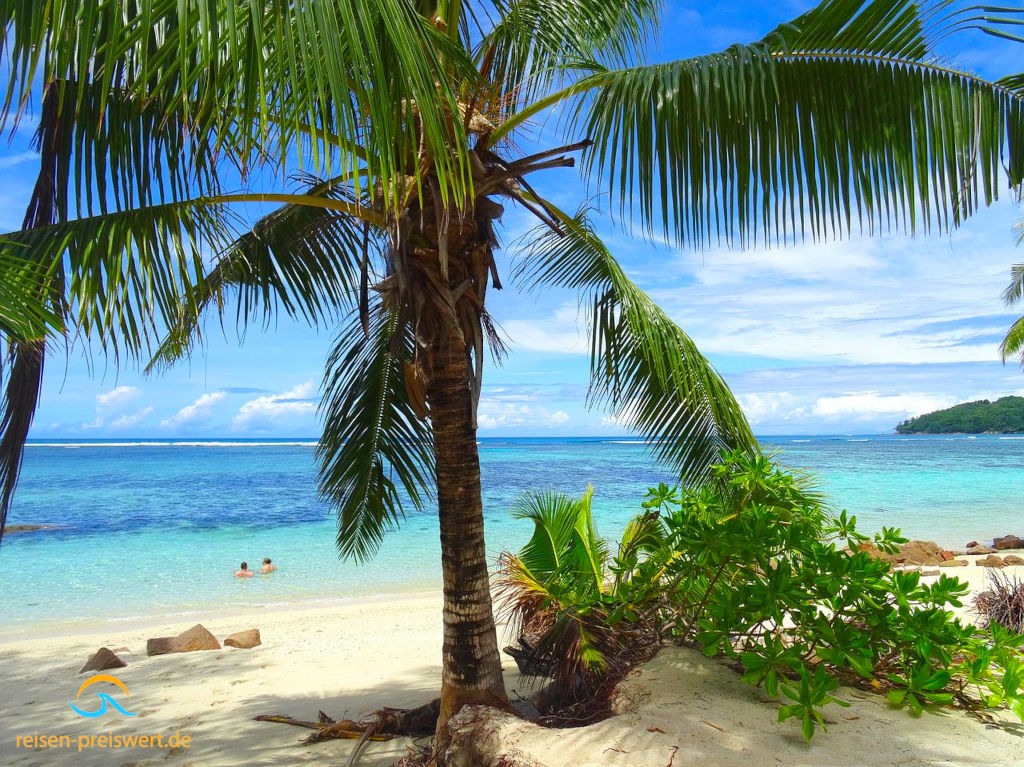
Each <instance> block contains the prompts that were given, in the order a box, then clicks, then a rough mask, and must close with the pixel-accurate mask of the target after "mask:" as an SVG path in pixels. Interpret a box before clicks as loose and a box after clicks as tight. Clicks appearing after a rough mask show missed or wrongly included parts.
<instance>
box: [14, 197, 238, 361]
mask: <svg viewBox="0 0 1024 767" xmlns="http://www.w3.org/2000/svg"><path fill="white" fill-rule="evenodd" d="M231 222H232V217H231V214H230V212H229V211H228V210H227V209H225V208H223V207H222V206H220V205H218V204H216V203H210V202H208V201H206V200H195V201H186V202H178V203H167V204H164V205H156V206H151V207H147V208H132V209H129V210H125V211H119V212H116V213H105V214H100V215H97V216H93V217H90V218H80V219H75V220H72V221H65V222H61V223H56V224H49V225H46V226H38V227H36V228H33V229H24V230H21V231H18V232H10V233H7V234H4V235H0V253H3V254H6V255H7V256H9V257H15V258H22V259H24V260H27V261H30V262H32V263H33V264H35V265H36V266H37V267H38V268H40V269H44V270H46V273H47V275H48V276H49V277H50V278H51V279H52V278H54V277H55V278H56V280H57V284H60V285H63V288H64V295H63V299H62V300H63V301H64V305H65V307H66V313H67V316H68V319H69V320H72V319H73V320H74V323H75V325H76V327H77V328H78V329H80V330H81V331H82V333H83V334H84V335H85V336H86V337H87V338H89V339H90V340H91V341H95V342H97V343H98V345H99V346H100V347H101V348H102V349H103V350H104V351H109V352H112V353H113V354H114V355H115V356H117V355H119V354H120V353H122V352H125V353H128V354H129V355H131V356H135V355H138V354H139V353H141V352H142V351H143V350H144V349H146V348H147V347H148V345H149V344H150V343H152V342H153V341H154V340H155V339H158V338H159V337H160V334H161V333H162V332H163V328H165V327H167V326H168V325H169V324H170V323H171V322H173V320H174V319H175V318H176V317H177V316H178V314H179V312H180V310H181V305H182V303H183V302H185V301H187V300H188V297H189V296H190V295H191V294H192V292H193V291H194V288H195V285H196V284H197V283H198V282H199V281H201V280H202V275H203V263H202V254H203V253H204V252H217V251H219V250H221V249H222V248H223V247H224V246H225V244H226V243H227V242H228V241H230V229H229V226H230V223H231ZM193 310H194V307H193Z"/></svg>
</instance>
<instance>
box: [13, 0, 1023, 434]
mask: <svg viewBox="0 0 1024 767" xmlns="http://www.w3.org/2000/svg"><path fill="white" fill-rule="evenodd" d="M810 5H811V3H808V2H795V1H789V0H782V1H781V2H776V3H771V4H764V3H756V2H730V3H698V2H672V3H669V4H668V5H667V7H666V12H665V16H664V19H665V21H664V24H663V28H662V33H661V39H660V42H659V45H658V46H657V48H656V51H655V53H653V54H652V60H669V59H672V58H678V57H682V56H686V55H692V54H696V53H703V52H710V51H714V50H720V49H721V48H723V47H726V46H728V45H729V44H731V43H733V42H747V41H751V40H755V39H758V38H760V37H761V36H763V35H764V33H765V32H767V31H768V30H770V29H771V28H773V27H774V26H775V25H777V24H778V23H780V22H782V21H786V20H788V19H790V18H792V17H794V16H795V15H797V14H798V13H799V12H800V11H802V10H803V9H805V8H807V7H809V6H810ZM955 61H956V63H959V64H964V65H966V66H968V67H970V68H972V69H975V70H978V71H980V72H981V73H982V74H988V73H991V74H1005V73H1007V72H1010V71H1014V69H1015V67H1014V58H1013V56H1012V53H1010V52H1009V50H1008V48H1007V47H1006V46H1000V45H998V44H997V43H996V42H994V41H992V40H991V39H989V38H982V37H980V36H979V37H976V38H970V39H969V47H968V48H967V49H964V50H961V51H959V52H958V54H957V55H956V57H955ZM1017 68H1019V66H1018V67H1017ZM552 122H553V121H552ZM555 138H556V137H555V136H554V135H552V134H550V133H549V132H548V131H547V130H545V129H544V127H543V126H542V127H540V128H539V129H538V142H539V144H540V145H541V146H550V145H553V142H554V140H555ZM28 139H29V131H28V130H27V129H25V128H23V129H22V130H21V131H19V132H18V133H17V134H15V135H14V136H13V138H12V140H11V141H10V142H9V143H8V144H7V145H6V146H3V147H0V176H2V178H3V182H4V183H3V184H2V185H0V231H7V230H11V229H15V228H17V227H18V226H19V224H20V220H21V216H22V212H23V211H24V207H25V204H26V202H27V199H28V195H29V192H30V189H31V185H32V183H33V180H34V177H35V171H36V163H37V158H36V156H35V155H34V153H32V152H31V151H29V148H28ZM538 188H539V191H541V193H542V194H547V195H550V196H551V198H552V199H553V200H554V201H555V202H556V203H559V204H561V205H563V206H564V207H566V208H570V209H572V208H574V207H575V206H576V205H577V204H578V203H579V202H580V201H581V200H584V199H587V198H588V197H589V196H590V195H591V192H590V191H588V190H587V189H586V188H585V187H584V186H583V185H582V184H581V183H580V182H579V180H578V176H577V175H575V172H574V171H570V170H563V171H554V172H550V173H548V174H546V175H545V176H544V177H543V178H540V179H538ZM1021 215H1022V211H1021V210H1020V209H1019V208H1018V207H1015V206H1014V205H1013V204H1011V203H1010V202H1008V201H1003V202H1001V203H1000V204H998V205H996V206H994V207H992V208H990V209H988V210H985V211H983V212H982V213H981V214H979V215H978V216H976V217H975V218H974V219H972V220H971V221H969V222H968V223H967V224H966V225H965V226H964V227H963V228H961V229H960V230H958V231H957V232H955V233H954V234H953V235H952V236H950V237H918V238H916V239H910V238H908V237H905V236H902V235H893V236H888V237H884V238H877V239H866V238H854V239H852V240H849V241H844V242H838V243H828V244H824V245H812V244H807V245H800V246H798V247H795V248H790V249H774V250H771V251H765V250H756V249H755V250H750V251H746V252H739V251H729V250H725V249H721V248H712V249H707V250H705V251H702V252H692V251H679V250H677V249H671V248H666V247H654V246H652V245H650V244H647V243H644V242H641V241H638V240H633V239H631V238H630V237H628V236H627V235H626V234H624V233H623V232H622V231H621V230H618V229H612V228H610V227H609V228H608V229H606V230H605V234H606V235H607V237H608V241H609V243H610V244H611V245H612V247H613V251H614V252H615V254H616V256H617V257H618V258H619V259H620V261H621V262H622V263H623V264H624V265H625V266H626V267H627V270H628V271H629V273H630V275H631V276H632V277H633V278H634V279H635V280H636V281H637V282H638V283H639V284H640V285H641V286H642V287H643V288H644V289H645V290H647V291H648V292H649V293H650V294H651V295H652V296H654V297H655V298H656V299H657V300H658V301H659V302H660V303H661V305H662V306H663V307H664V308H665V309H666V310H667V311H668V312H669V313H670V314H671V316H672V317H673V318H674V319H675V320H676V321H677V322H678V323H679V324H680V325H681V326H682V327H683V328H684V329H686V330H687V332H689V333H690V335H691V336H692V337H693V338H694V340H695V341H696V342H697V343H698V345H699V347H700V348H701V349H702V350H703V351H704V352H705V353H706V354H707V355H708V356H709V357H710V359H711V360H712V361H713V363H714V364H715V365H716V367H717V368H718V369H719V370H720V371H721V372H722V373H723V375H724V376H725V378H726V379H727V381H728V382H729V384H730V386H731V387H732V388H733V391H734V392H735V393H736V395H737V396H738V397H739V399H740V401H741V403H742V404H743V405H744V408H745V410H746V412H747V414H748V417H749V418H750V420H751V422H752V424H753V426H754V429H755V431H756V432H758V433H759V434H799V433H878V432H886V431H891V430H892V429H893V427H894V426H895V425H896V424H897V423H898V422H899V421H900V420H902V419H903V418H906V417H908V416H910V415H916V414H919V413H922V412H928V411H930V410H934V409H937V408H940V407H945V406H948V405H951V404H954V403H956V402H960V401H964V400H970V399H978V398H983V397H986V398H992V397H999V396H1004V395H1007V394H1018V393H1024V376H1022V373H1021V371H1020V369H1019V367H1018V366H1017V365H1016V364H1012V363H1011V364H1007V365H1005V366H1004V365H1002V364H1001V363H1000V362H999V361H998V352H997V346H998V341H999V339H1000V338H1001V334H1002V333H1003V332H1004V331H1005V329H1006V327H1007V326H1008V325H1009V323H1010V322H1011V321H1012V320H1013V319H1014V314H1013V313H1012V312H1008V311H1007V310H1006V309H1005V308H1004V307H1003V305H1002V303H1001V301H1000V298H999V296H1000V292H1001V291H1002V289H1003V287H1004V286H1005V283H1006V282H1007V280H1008V277H1009V268H1010V265H1011V264H1012V263H1013V262H1014V261H1015V260H1022V257H1024V254H1022V253H1021V252H1020V251H1018V249H1017V248H1016V247H1015V245H1014V235H1013V231H1012V227H1013V223H1014V221H1015V220H1016V219H1017V218H1018V217H1020V216H1021ZM502 223H503V224H504V232H503V234H502V238H503V240H504V241H505V242H510V241H512V240H514V239H515V237H516V236H517V235H519V234H522V233H523V232H525V231H527V230H528V229H529V228H530V227H531V226H532V225H533V221H532V220H531V219H530V218H529V217H528V216H527V215H526V214H524V213H523V212H522V211H520V210H517V209H509V210H508V212H507V213H506V215H505V217H504V219H503V222H502ZM501 265H502V266H503V267H504V268H503V271H504V273H505V274H507V273H508V264H507V261H503V263H502V264H501ZM489 300H490V301H491V311H492V313H493V314H494V316H495V318H496V319H497V320H498V322H499V323H500V325H501V327H502V329H503V330H504V332H505V335H506V337H507V339H508V343H509V347H510V350H511V354H510V355H509V357H508V359H507V360H506V361H505V363H504V364H503V366H501V367H495V366H493V365H489V368H488V370H487V372H486V381H485V387H484V394H483V397H482V400H481V405H480V434H481V436H508V435H517V436H525V435H541V436H558V435H601V434H621V433H622V429H621V427H620V426H618V425H617V424H616V423H615V422H614V421H612V420H610V419H609V418H607V415H606V414H602V413H600V412H590V411H588V410H586V408H585V407H584V397H585V394H586V386H587V370H588V358H587V348H588V347H587V342H586V337H585V335H584V329H583V328H582V327H581V326H580V322H579V320H580V313H579V311H578V306H577V303H576V298H575V296H573V295H572V294H570V293H565V292H542V293H536V294H530V295H519V294H516V293H515V292H514V290H513V289H511V288H509V289H506V290H505V291H502V292H501V293H494V292H492V293H491V294H490V296H489ZM207 331H208V332H207V343H206V345H205V347H204V348H202V349H200V350H197V352H196V354H195V355H194V357H193V358H192V360H191V361H190V362H188V363H184V364H182V365H180V366H179V367H177V368H175V369H173V370H171V371H170V372H168V373H165V374H163V375H160V376H152V377H146V376H143V375H142V374H141V373H140V372H139V371H138V370H137V369H132V368H128V369H124V368H122V369H121V370H117V369H116V368H115V367H114V366H113V363H106V362H105V361H104V360H103V358H101V357H94V358H93V359H92V360H91V361H89V360H87V359H86V358H85V357H83V355H81V354H80V353H79V352H78V351H72V353H71V354H70V355H69V356H67V357H66V358H64V357H63V356H61V355H60V354H55V355H53V356H52V357H51V358H50V360H49V361H48V367H47V370H46V376H45V381H44V390H43V396H42V402H41V406H40V408H39V411H38V414H37V417H36V421H35V424H34V427H33V431H32V436H33V437H35V438H54V437H73V438H111V437H125V438H127V437H179V436H180V437H210V436H226V437H259V436H314V435H315V434H317V432H318V424H317V419H316V403H317V389H318V384H319V381H320V377H321V375H322V369H323V363H324V359H325V357H326V355H327V353H328V350H329V348H330V342H331V337H332V329H330V328H322V329H320V330H319V331H317V330H313V329H310V328H308V327H306V326H304V325H301V324H297V323H293V322H290V321H287V320H285V319H282V320H281V321H280V322H279V323H277V324H276V325H274V326H271V327H269V328H267V329H264V328H262V327H259V326H254V327H251V328H249V330H248V332H247V333H246V336H245V339H244V341H245V342H244V344H242V345H240V344H239V339H238V333H237V331H236V329H235V328H234V327H233V326H232V325H231V323H230V322H229V323H228V325H227V328H226V331H225V332H224V333H221V332H220V330H219V326H218V322H217V319H216V318H215V317H211V318H210V319H209V321H208V322H207Z"/></svg>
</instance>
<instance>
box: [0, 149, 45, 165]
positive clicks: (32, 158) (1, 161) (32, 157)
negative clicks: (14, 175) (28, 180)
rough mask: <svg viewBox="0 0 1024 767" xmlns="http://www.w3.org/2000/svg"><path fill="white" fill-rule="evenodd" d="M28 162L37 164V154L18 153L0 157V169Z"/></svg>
mask: <svg viewBox="0 0 1024 767" xmlns="http://www.w3.org/2000/svg"><path fill="white" fill-rule="evenodd" d="M30 162H39V153H38V152H19V153H18V154H9V155H7V156H6V157H0V168H13V167H15V166H16V165H24V164H26V163H30Z"/></svg>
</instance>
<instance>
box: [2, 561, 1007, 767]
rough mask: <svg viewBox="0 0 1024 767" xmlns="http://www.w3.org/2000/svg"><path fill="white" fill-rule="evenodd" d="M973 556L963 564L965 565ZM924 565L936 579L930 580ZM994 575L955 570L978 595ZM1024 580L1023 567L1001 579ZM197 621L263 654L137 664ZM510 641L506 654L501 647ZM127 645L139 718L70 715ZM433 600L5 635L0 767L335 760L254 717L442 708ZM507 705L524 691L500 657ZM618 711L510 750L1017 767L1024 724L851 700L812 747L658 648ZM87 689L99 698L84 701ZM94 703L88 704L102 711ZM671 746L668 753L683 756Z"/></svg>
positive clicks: (343, 751) (734, 686)
mask: <svg viewBox="0 0 1024 767" xmlns="http://www.w3.org/2000/svg"><path fill="white" fill-rule="evenodd" d="M968 559H974V558H973V557H968ZM925 569H930V568H925ZM986 570H987V568H981V567H975V566H973V564H972V565H971V566H969V567H964V568H954V569H951V570H948V571H944V572H948V573H949V574H951V575H957V576H959V577H961V578H964V579H965V580H968V581H969V582H970V583H971V585H972V587H973V588H975V589H981V588H984V586H985V575H986ZM1006 571H1007V572H1009V573H1010V574H1011V575H1016V576H1017V577H1024V567H1021V568H1006ZM197 620H199V622H202V623H203V625H204V626H206V627H207V628H208V629H210V630H211V631H212V632H213V633H214V634H215V635H216V636H217V637H218V638H219V639H221V640H223V638H224V637H225V636H227V635H228V634H230V633H232V632H235V631H239V630H242V629H246V628H250V627H258V628H259V629H260V632H261V634H262V640H263V644H262V645H261V646H259V647H256V648H254V649H251V650H240V649H233V648H225V649H223V650H220V651H207V652H193V653H186V654H177V655H164V656H156V657H152V658H150V657H147V656H146V654H145V647H146V640H147V639H148V638H150V637H154V636H167V635H173V634H177V633H179V632H180V631H182V630H184V629H186V628H188V627H189V626H191V625H193V624H194V623H196V622H197ZM503 644H504V642H503ZM101 646H106V647H110V648H111V649H116V648H121V647H127V648H128V651H119V652H118V654H119V655H120V656H121V657H122V658H123V659H124V660H125V661H126V662H127V663H128V665H127V667H125V668H121V669H114V670H113V671H111V672H109V673H112V674H114V675H115V676H117V677H118V678H119V679H121V680H122V681H123V682H124V684H125V685H126V687H127V689H128V692H129V693H130V694H131V697H130V698H126V697H125V696H124V695H123V694H121V693H120V692H119V691H117V690H114V688H110V689H112V690H114V692H115V693H117V694H116V695H115V696H114V697H115V699H116V700H117V701H118V702H120V703H122V704H123V705H125V708H127V710H128V711H132V712H136V713H137V714H138V715H137V716H135V717H125V716H123V715H121V714H119V713H117V712H111V713H108V714H105V715H103V716H102V717H99V718H97V719H85V718H82V717H80V716H78V715H77V714H75V713H74V712H73V711H72V710H71V708H70V707H69V706H68V701H69V700H74V698H75V694H76V692H77V690H78V686H79V685H80V684H81V683H82V682H83V681H84V680H85V679H87V678H88V676H89V674H88V673H86V674H82V675H79V674H78V670H79V668H80V667H81V666H82V665H83V663H84V662H85V660H86V658H87V657H88V656H89V655H91V654H92V653H93V652H95V651H96V650H97V649H98V648H99V647H101ZM440 654H441V599H440V595H437V594H425V595H422V594H421V595H410V596H395V597H389V598H386V599H379V600H366V601H353V602H347V603H339V604H336V605H331V606H322V605H321V606H315V607H310V606H301V605H299V606H295V607H294V608H292V609H285V610H276V611H271V610H263V611H249V612H245V613H237V614H229V612H228V611H227V610H225V611H223V612H222V613H221V614H220V615H210V616H203V617H201V618H199V619H195V618H192V619H188V620H182V619H177V620H174V621H170V622H167V621H163V622H161V621H160V619H158V618H155V619H154V620H153V621H151V622H150V623H148V624H146V625H143V624H138V623H136V624H129V625H125V624H119V625H103V626H94V627H87V628H84V629H76V633H74V634H69V635H63V636H56V635H55V636H37V637H32V638H29V637H24V636H23V637H13V638H11V637H8V638H6V639H3V640H0V663H2V667H3V669H4V671H3V674H2V676H0V763H2V764H4V765H26V766H27V765H65V764H66V765H120V766H123V767H128V766H129V765H132V766H138V767H141V766H142V765H197V766H198V765H203V766H205V765H225V766H227V765H232V766H234V765H290V764H335V765H338V764H341V765H343V764H345V763H346V761H347V759H348V756H349V754H350V753H351V750H352V748H353V743H352V742H347V741H328V742H324V743H320V744H315V745H308V746H307V745H301V744H300V743H299V741H300V740H301V739H302V738H303V737H305V736H306V735H307V734H308V732H309V731H308V730H303V729H299V728H295V727H290V726H287V725H282V724H276V723H268V722H256V721H253V719H252V717H254V716H256V715H257V714H286V715H291V716H294V717H297V718H300V719H311V720H313V719H316V717H317V711H318V710H320V709H322V710H323V711H325V712H326V713H328V714H329V715H331V716H332V717H334V718H336V719H340V718H343V717H348V718H353V719H358V718H360V717H363V716H366V715H368V714H369V713H370V712H372V711H373V710H374V709H375V708H378V707H380V706H399V707H411V706H417V705H420V704H422V703H425V702H427V701H429V700H430V699H432V698H433V697H435V696H436V695H437V692H438V688H439V680H440ZM505 662H506V671H507V675H506V679H507V682H508V686H509V689H510V693H511V694H515V693H516V692H522V693H526V692H528V690H527V689H526V687H525V685H524V683H523V680H522V679H521V678H520V677H519V675H518V674H517V673H516V671H515V666H514V664H513V663H512V662H511V660H510V659H508V658H507V657H506V658H505ZM627 687H628V689H629V690H630V697H631V699H632V700H633V701H634V703H633V705H632V706H630V707H629V710H628V711H627V712H626V713H624V714H622V715H620V716H616V717H613V718H611V719H609V720H606V721H604V722H600V723H598V724H595V725H591V726H589V727H585V728H580V729H575V730H546V731H545V730H541V729H540V728H537V727H535V726H534V725H530V724H528V723H523V724H522V725H521V726H520V725H516V726H515V727H514V728H512V731H510V732H508V733H506V735H507V736H508V737H509V738H510V742H513V743H514V744H515V747H516V748H517V749H519V750H520V751H521V752H523V753H524V754H526V755H527V756H529V757H531V758H533V759H534V760H535V761H537V762H539V763H541V764H544V765H547V766H548V767H563V766H564V767H570V766H573V767H574V766H575V765H595V766H596V765H630V767H665V766H666V765H667V764H669V763H670V762H671V763H672V765H673V767H683V766H684V765H697V764H699V765H702V767H707V766H708V765H721V766H722V767H758V766H759V765H776V764H785V765H807V766H808V767H810V766H811V765H843V766H844V767H849V766H850V765H879V767H880V766H881V765H990V766H994V765H1007V766H1008V767H1009V766H1010V765H1022V764H1024V728H1022V727H1021V726H1020V724H1019V722H1018V723H1017V725H1013V724H1012V722H1013V721H1014V720H1013V718H1012V717H1010V716H1008V715H1005V714H1000V715H997V719H998V720H999V721H1002V722H1004V723H1011V724H1008V726H1003V727H993V726H986V725H985V724H984V723H982V722H981V721H979V720H978V719H977V718H974V717H972V716H970V715H968V714H966V713H963V712H959V711H949V710H943V711H941V712H939V713H936V714H932V713H928V714H925V715H924V716H923V717H920V718H918V719H914V718H913V717H911V716H910V715H909V714H907V713H906V712H905V711H898V710H894V709H891V708H889V707H888V706H887V705H886V703H885V700H884V699H883V698H882V697H880V696H875V695H871V694H867V693H863V692H860V691H855V690H843V691H842V693H841V697H842V698H844V699H845V700H848V701H850V702H851V703H852V704H853V705H852V706H851V707H850V708H841V707H839V706H832V707H830V708H829V709H827V714H828V721H829V731H828V732H827V733H820V734H819V735H818V736H817V737H815V739H814V742H813V744H812V745H809V746H808V745H806V744H805V743H804V742H803V740H802V738H801V736H800V732H799V726H798V724H796V723H795V722H792V721H790V722H786V723H783V724H779V723H777V722H776V717H777V706H776V702H775V701H773V700H770V699H769V698H768V697H767V696H766V695H765V694H764V693H763V692H762V691H760V690H757V689H755V688H753V687H751V686H749V685H746V684H743V683H742V682H741V681H740V679H739V677H738V675H736V673H735V672H734V671H732V670H731V669H729V668H728V667H727V666H726V665H725V664H724V663H722V662H719V661H715V660H709V659H706V658H704V657H703V656H701V655H700V654H699V653H696V652H694V651H692V650H687V649H679V648H666V649H665V650H663V651H662V652H661V653H660V654H659V655H658V656H657V657H656V658H655V659H654V660H653V661H652V662H650V663H649V664H647V666H645V667H644V668H643V669H642V670H641V671H640V672H639V673H637V674H635V675H634V676H633V677H632V678H631V679H630V680H629V682H628V683H627ZM93 689H95V688H93ZM91 692H92V690H88V691H86V692H85V693H83V696H82V699H81V700H80V701H79V703H80V706H81V707H82V708H89V709H92V708H95V707H97V706H98V699H97V698H95V697H93V696H92V695H91ZM36 733H38V734H39V735H40V736H43V735H47V736H48V735H61V734H67V735H72V736H80V735H97V736H99V735H101V734H106V733H114V734H120V735H151V734H152V735H155V734H162V735H163V736H164V738H165V739H166V738H168V737H170V736H171V735H173V734H174V733H180V734H181V735H187V736H189V738H190V739H191V741H190V746H189V747H188V748H182V747H178V748H176V749H170V750H168V749H167V748H155V749H144V748H141V747H135V748H127V749H123V748H122V749H102V748H99V747H98V746H97V747H91V748H87V749H86V750H84V751H82V752H81V753H79V751H78V750H76V747H74V746H72V747H71V748H69V749H59V748H58V749H51V748H45V749H32V748H24V747H18V746H17V745H16V739H17V737H18V736H26V735H28V736H31V735H33V734H36ZM410 742H411V741H409V740H408V739H397V740H393V741H390V742H387V743H374V744H370V745H369V747H368V748H367V750H366V752H365V754H364V756H363V758H362V759H361V760H360V762H359V764H361V765H374V766H377V765H388V764H391V763H392V762H393V761H394V760H395V759H396V758H398V757H399V756H401V755H403V754H404V753H405V752H406V749H407V747H408V746H409V744H410ZM676 747H678V748H676Z"/></svg>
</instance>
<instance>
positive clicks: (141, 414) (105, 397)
mask: <svg viewBox="0 0 1024 767" xmlns="http://www.w3.org/2000/svg"><path fill="white" fill-rule="evenodd" d="M140 394H142V391H141V390H140V389H139V388H138V387H135V386H116V387H114V388H113V389H111V390H110V391H105V392H100V393H99V394H97V395H96V405H95V409H96V412H95V416H94V417H93V419H92V420H90V421H85V422H84V423H82V424H80V425H79V427H78V428H79V429H80V430H82V431H96V430H100V429H104V428H107V429H113V430H119V429H122V428H125V427H128V426H133V425H135V424H136V423H139V422H140V421H142V420H143V419H144V418H145V417H146V416H148V415H149V414H150V413H151V412H152V411H153V409H152V408H142V409H141V410H139V411H137V412H136V413H134V414H133V415H132V416H128V415H127V414H125V413H124V410H125V407H126V406H127V405H129V404H130V403H132V402H134V401H135V400H136V399H138V398H139V395H140ZM134 416H138V417H137V418H135V420H134V421H131V420H130V419H131V418H132V417H134Z"/></svg>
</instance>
